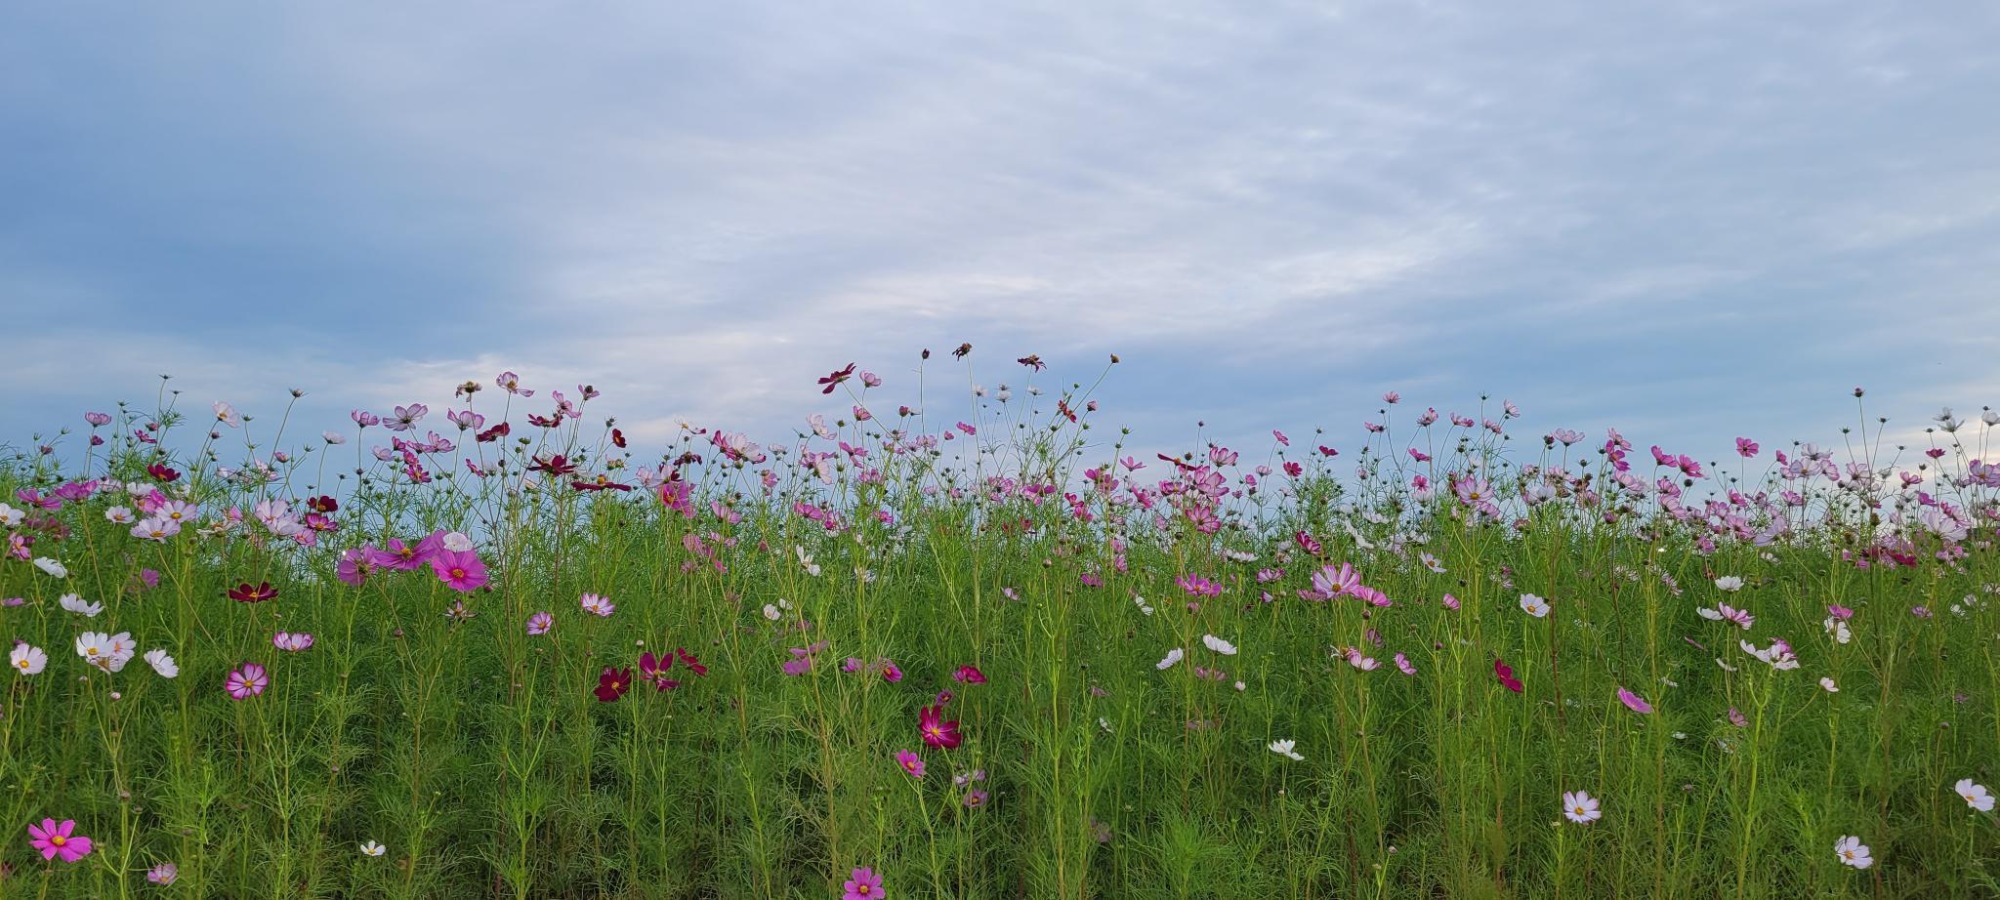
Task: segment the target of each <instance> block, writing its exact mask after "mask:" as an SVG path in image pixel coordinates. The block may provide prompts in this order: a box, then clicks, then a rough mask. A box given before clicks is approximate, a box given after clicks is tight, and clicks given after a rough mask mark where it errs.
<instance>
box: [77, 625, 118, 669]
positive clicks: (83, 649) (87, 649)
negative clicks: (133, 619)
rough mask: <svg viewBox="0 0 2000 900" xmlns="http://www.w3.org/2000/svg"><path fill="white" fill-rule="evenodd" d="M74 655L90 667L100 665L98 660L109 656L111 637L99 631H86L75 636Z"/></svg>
mask: <svg viewBox="0 0 2000 900" xmlns="http://www.w3.org/2000/svg"><path fill="white" fill-rule="evenodd" d="M76 655H78V656H81V657H83V661H84V662H87V663H90V664H91V665H101V663H99V662H98V660H100V659H106V658H109V657H110V656H111V635H108V634H105V633H104V632H101V631H86V632H84V633H82V634H79V635H77V636H76Z"/></svg>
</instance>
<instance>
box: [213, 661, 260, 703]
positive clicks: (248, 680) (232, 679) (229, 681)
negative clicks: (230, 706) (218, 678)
mask: <svg viewBox="0 0 2000 900" xmlns="http://www.w3.org/2000/svg"><path fill="white" fill-rule="evenodd" d="M270 685H271V677H270V675H269V674H268V673H267V672H265V671H264V667H263V666H260V665H258V664H256V663H244V664H243V667H242V668H240V669H236V670H234V671H232V672H230V673H229V677H228V678H226V679H223V682H222V687H223V689H224V690H227V691H228V692H229V696H230V699H233V700H248V699H250V698H251V697H255V696H257V695H258V694H261V693H264V689H265V688H266V687H269V686H270Z"/></svg>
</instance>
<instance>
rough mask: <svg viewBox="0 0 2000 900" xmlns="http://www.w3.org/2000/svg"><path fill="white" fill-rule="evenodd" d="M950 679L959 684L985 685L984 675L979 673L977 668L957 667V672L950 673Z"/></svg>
mask: <svg viewBox="0 0 2000 900" xmlns="http://www.w3.org/2000/svg"><path fill="white" fill-rule="evenodd" d="M951 677H952V680H953V681H957V682H959V683H960V684H985V683H986V673H985V672H981V671H979V667H978V666H959V667H958V671H957V672H954V673H952V676H951Z"/></svg>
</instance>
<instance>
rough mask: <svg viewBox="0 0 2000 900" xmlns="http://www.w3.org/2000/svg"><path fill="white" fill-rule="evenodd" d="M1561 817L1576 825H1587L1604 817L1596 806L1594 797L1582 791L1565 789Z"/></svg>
mask: <svg viewBox="0 0 2000 900" xmlns="http://www.w3.org/2000/svg"><path fill="white" fill-rule="evenodd" d="M1563 817H1564V818H1566V819H1568V820H1570V821H1572V822H1575V823H1576V824H1578V825H1588V824H1590V823H1592V822H1595V821H1597V820H1598V819H1602V818H1604V812H1603V810H1601V809H1599V808H1598V803H1597V798H1596V797H1592V796H1590V794H1588V793H1586V792H1584V791H1565V792H1563Z"/></svg>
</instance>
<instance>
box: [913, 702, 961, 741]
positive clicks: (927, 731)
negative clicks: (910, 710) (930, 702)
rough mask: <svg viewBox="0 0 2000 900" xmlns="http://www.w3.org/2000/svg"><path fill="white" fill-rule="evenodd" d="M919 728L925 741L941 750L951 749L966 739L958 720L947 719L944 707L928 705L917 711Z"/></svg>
mask: <svg viewBox="0 0 2000 900" xmlns="http://www.w3.org/2000/svg"><path fill="white" fill-rule="evenodd" d="M917 730H918V732H919V733H921V734H922V735H923V739H924V743H926V744H929V745H931V746H933V747H936V748H938V749H940V750H950V749H952V748H954V747H957V746H958V745H959V744H960V743H962V742H963V741H964V740H965V737H964V736H963V735H961V734H959V731H958V720H957V719H952V720H950V721H946V720H945V718H944V710H943V708H942V707H938V706H926V707H924V708H923V709H922V710H920V711H919V712H918V713H917Z"/></svg>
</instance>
